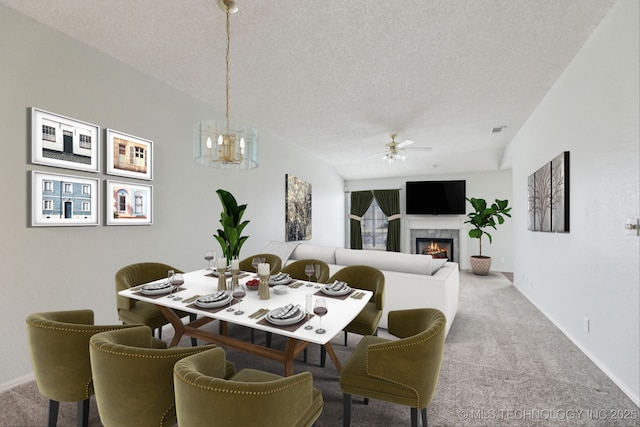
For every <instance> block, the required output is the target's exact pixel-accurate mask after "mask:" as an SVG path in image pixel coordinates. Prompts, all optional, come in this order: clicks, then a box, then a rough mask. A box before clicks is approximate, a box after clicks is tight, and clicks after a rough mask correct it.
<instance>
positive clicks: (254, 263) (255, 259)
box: [251, 256, 260, 276]
mask: <svg viewBox="0 0 640 427" xmlns="http://www.w3.org/2000/svg"><path fill="white" fill-rule="evenodd" d="M258 264H260V257H257V256H254V257H253V259H252V260H251V266H252V267H253V268H255V269H256V276H257V275H258Z"/></svg>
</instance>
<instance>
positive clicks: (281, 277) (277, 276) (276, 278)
mask: <svg viewBox="0 0 640 427" xmlns="http://www.w3.org/2000/svg"><path fill="white" fill-rule="evenodd" d="M288 277H289V274H288V273H283V272H282V271H281V272H280V273H278V274H274V275H273V276H271V277H269V280H272V281H274V282H279V281H281V280H284V279H286V278H288Z"/></svg>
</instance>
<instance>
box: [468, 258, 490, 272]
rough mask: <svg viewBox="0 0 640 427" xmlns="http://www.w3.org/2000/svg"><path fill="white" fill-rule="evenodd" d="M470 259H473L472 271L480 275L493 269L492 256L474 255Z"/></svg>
mask: <svg viewBox="0 0 640 427" xmlns="http://www.w3.org/2000/svg"><path fill="white" fill-rule="evenodd" d="M469 260H470V261H471V271H472V272H473V274H475V275H478V276H486V275H487V274H489V270H491V257H490V256H481V255H472V256H471V257H470V258H469Z"/></svg>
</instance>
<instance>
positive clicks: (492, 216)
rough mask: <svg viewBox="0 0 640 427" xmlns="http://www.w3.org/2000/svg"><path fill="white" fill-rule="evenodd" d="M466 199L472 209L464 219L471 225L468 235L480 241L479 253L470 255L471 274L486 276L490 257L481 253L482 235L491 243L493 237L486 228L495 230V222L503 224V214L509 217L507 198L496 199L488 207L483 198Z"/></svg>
mask: <svg viewBox="0 0 640 427" xmlns="http://www.w3.org/2000/svg"><path fill="white" fill-rule="evenodd" d="M467 201H468V202H469V203H471V206H473V211H472V212H469V213H468V214H467V216H468V217H469V220H468V221H465V224H471V226H472V227H473V228H472V229H471V230H469V237H471V238H472V239H478V240H479V242H480V254H479V255H472V256H471V257H470V261H471V271H473V274H477V275H479V276H486V275H487V274H489V270H490V269H491V257H488V256H483V255H482V236H483V235H486V236H487V237H488V238H489V243H492V242H493V238H492V237H491V234H489V233H488V232H487V231H486V228H488V227H491V228H493V229H494V230H497V228H496V224H503V223H504V217H505V216H508V217H511V214H510V213H509V212H510V211H511V208H510V207H507V205H508V204H509V201H508V200H498V199H496V201H495V203H492V204H491V206H490V207H488V206H487V202H486V201H485V200H484V199H475V198H471V199H469V198H467ZM503 215H504V216H503Z"/></svg>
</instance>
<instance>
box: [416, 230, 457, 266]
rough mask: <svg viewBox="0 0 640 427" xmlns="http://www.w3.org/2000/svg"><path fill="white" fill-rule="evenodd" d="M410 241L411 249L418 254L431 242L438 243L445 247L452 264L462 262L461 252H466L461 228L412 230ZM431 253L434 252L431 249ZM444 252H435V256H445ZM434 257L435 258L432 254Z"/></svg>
mask: <svg viewBox="0 0 640 427" xmlns="http://www.w3.org/2000/svg"><path fill="white" fill-rule="evenodd" d="M410 231H411V232H410V236H409V239H410V240H409V241H410V242H411V249H410V250H412V251H415V252H414V253H416V254H421V253H422V251H423V250H424V247H425V246H428V245H430V244H431V242H437V243H438V244H439V246H443V245H445V246H446V247H445V248H444V250H446V253H447V258H448V259H449V261H450V262H460V260H461V259H462V258H461V253H460V251H461V250H464V244H463V243H462V242H461V241H460V229H459V228H453V227H451V228H426V227H425V228H412V229H411V230H410ZM429 251H432V250H431V249H429ZM441 252H442V251H438V250H436V251H435V256H443V255H442V254H441ZM432 256H434V255H433V254H432Z"/></svg>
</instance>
